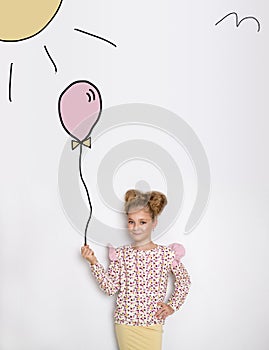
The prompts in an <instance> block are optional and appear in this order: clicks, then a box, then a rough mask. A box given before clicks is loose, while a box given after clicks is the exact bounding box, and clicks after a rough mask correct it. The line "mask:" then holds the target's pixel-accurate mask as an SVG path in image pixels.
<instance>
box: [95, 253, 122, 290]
mask: <svg viewBox="0 0 269 350" xmlns="http://www.w3.org/2000/svg"><path fill="white" fill-rule="evenodd" d="M111 249H112V248H110V254H109V257H110V260H111V262H110V265H109V267H108V270H107V271H105V269H104V267H103V265H102V264H100V263H99V262H98V261H97V262H96V263H95V264H93V265H90V268H91V271H92V274H93V276H94V277H95V279H96V280H97V282H98V283H99V286H100V288H101V289H102V290H103V291H104V292H105V293H107V294H108V295H113V294H115V293H116V292H117V291H118V290H119V288H120V261H119V258H118V256H117V252H116V250H114V254H111Z"/></svg>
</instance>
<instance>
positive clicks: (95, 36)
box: [74, 28, 117, 47]
mask: <svg viewBox="0 0 269 350" xmlns="http://www.w3.org/2000/svg"><path fill="white" fill-rule="evenodd" d="M74 30H76V31H77V32H80V33H83V34H87V35H90V36H93V37H94V38H97V39H101V40H104V41H106V42H107V43H109V44H111V45H113V46H115V47H117V45H116V44H114V43H112V41H109V40H107V39H105V38H102V37H101V36H98V35H95V34H91V33H88V32H85V31H84V30H81V29H78V28H74Z"/></svg>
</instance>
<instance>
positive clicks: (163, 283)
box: [91, 243, 191, 326]
mask: <svg viewBox="0 0 269 350" xmlns="http://www.w3.org/2000/svg"><path fill="white" fill-rule="evenodd" d="M184 254H185V249H184V247H183V246H182V245H181V244H178V243H174V244H172V245H170V246H168V247H166V246H162V245H158V246H157V247H156V248H153V249H150V250H137V249H133V248H132V247H131V246H130V245H129V246H123V247H119V248H116V249H115V248H113V247H109V257H110V260H111V262H110V265H109V267H108V270H107V271H105V269H104V267H103V265H102V264H100V263H99V262H98V263H96V264H94V265H91V271H92V273H93V275H94V277H95V278H96V280H97V281H98V283H99V285H100V288H101V289H102V290H103V291H104V292H106V293H107V294H108V295H113V294H115V293H118V296H117V305H116V309H115V312H114V318H115V323H120V324H126V325H133V326H145V325H152V324H164V323H165V321H164V320H160V319H158V318H157V317H155V314H156V312H157V310H158V309H159V306H158V305H157V303H158V302H160V301H161V302H165V301H164V299H165V297H166V291H167V283H168V276H169V273H173V274H174V277H175V281H174V290H173V292H172V295H171V296H170V298H169V299H168V301H167V304H168V305H170V306H171V307H172V308H173V309H174V310H175V311H176V310H178V309H179V308H180V307H181V305H182V304H183V303H184V301H185V299H186V296H187V294H188V292H189V288H190V285H191V281H190V276H189V274H188V272H187V270H186V268H185V267H184V265H183V264H182V262H181V261H180V258H181V257H182V256H183V255H184Z"/></svg>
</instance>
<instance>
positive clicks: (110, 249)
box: [108, 244, 118, 261]
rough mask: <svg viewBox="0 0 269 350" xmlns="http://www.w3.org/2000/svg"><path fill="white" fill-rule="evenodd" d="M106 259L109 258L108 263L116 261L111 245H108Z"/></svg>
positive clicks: (114, 249) (114, 251)
mask: <svg viewBox="0 0 269 350" xmlns="http://www.w3.org/2000/svg"><path fill="white" fill-rule="evenodd" d="M108 257H109V259H110V261H116V260H118V257H117V253H116V248H114V247H113V245H111V244H109V245H108Z"/></svg>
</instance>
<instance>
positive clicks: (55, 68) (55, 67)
mask: <svg viewBox="0 0 269 350" xmlns="http://www.w3.org/2000/svg"><path fill="white" fill-rule="evenodd" d="M44 49H45V51H46V54H47V55H48V57H49V59H50V61H51V63H52V64H53V66H54V70H55V74H56V73H57V71H58V70H57V66H56V64H55V62H54V61H53V59H52V57H51V55H50V53H49V51H48V49H47V47H46V45H44Z"/></svg>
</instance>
